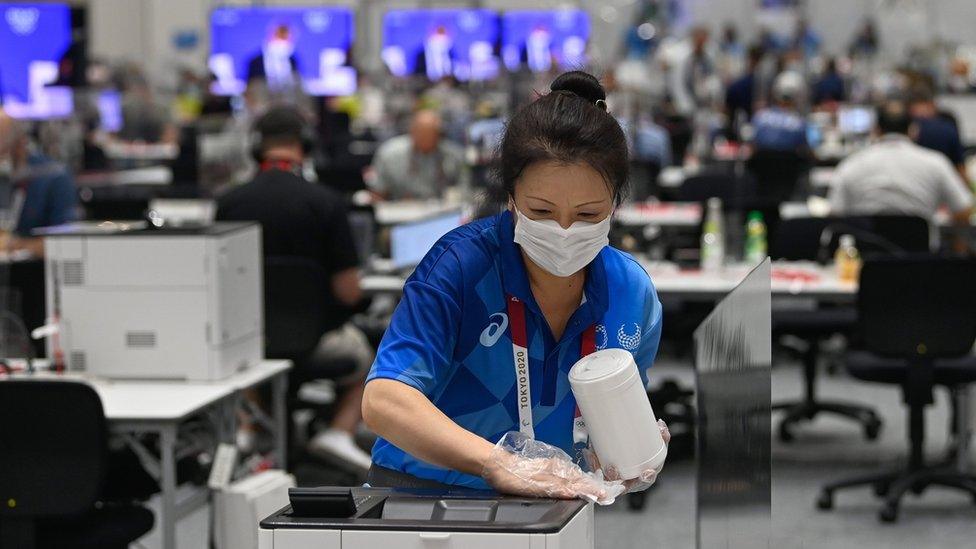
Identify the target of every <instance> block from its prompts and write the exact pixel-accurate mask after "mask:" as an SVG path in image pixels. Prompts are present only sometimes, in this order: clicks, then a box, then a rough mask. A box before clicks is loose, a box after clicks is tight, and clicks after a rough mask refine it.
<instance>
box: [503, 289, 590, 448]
mask: <svg viewBox="0 0 976 549" xmlns="http://www.w3.org/2000/svg"><path fill="white" fill-rule="evenodd" d="M507 303H508V319H509V329H510V330H511V336H512V360H513V363H514V364H515V382H516V383H517V384H518V393H516V399H517V400H516V402H517V404H518V415H519V431H521V432H522V434H523V435H525V436H527V437H529V438H532V439H534V438H535V429H534V428H533V426H532V391H531V388H530V387H529V351H528V344H529V342H528V337H527V336H526V334H525V303H523V302H522V300H520V299H519V298H517V297H515V296H512V295H510V296H508V299H507ZM594 351H596V325H591V326H590V327H588V328H587V329H586V330H584V331H583V334H582V336H581V338H580V358H582V357H584V356H586V355H588V354H590V353H593V352H594ZM586 438H587V437H586V425H585V424H584V423H583V418H582V416H581V415H580V410H579V406H577V407H576V411H575V412H574V413H573V441H574V442H577V443H578V442H585V441H586Z"/></svg>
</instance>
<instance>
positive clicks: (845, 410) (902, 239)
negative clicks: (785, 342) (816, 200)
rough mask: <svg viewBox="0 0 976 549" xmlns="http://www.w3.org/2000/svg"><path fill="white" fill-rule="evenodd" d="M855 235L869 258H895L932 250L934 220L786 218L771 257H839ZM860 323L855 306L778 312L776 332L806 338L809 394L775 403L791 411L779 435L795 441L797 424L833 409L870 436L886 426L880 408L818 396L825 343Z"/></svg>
mask: <svg viewBox="0 0 976 549" xmlns="http://www.w3.org/2000/svg"><path fill="white" fill-rule="evenodd" d="M844 234H852V235H854V237H855V239H856V241H857V245H858V248H859V249H860V250H861V252H862V254H863V256H865V257H874V256H878V255H881V256H890V255H892V254H903V253H908V252H926V251H928V241H929V228H928V223H927V222H926V221H925V220H924V219H921V218H917V217H906V216H866V217H848V218H844V217H827V218H815V217H809V218H797V219H787V220H784V221H783V222H782V223H781V224H780V227H779V230H778V231H777V234H776V236H775V239H774V241H773V245H772V246H771V256H772V257H773V258H774V259H789V260H794V261H796V260H807V261H814V260H817V261H822V262H826V261H827V259H828V258H831V257H833V253H834V251H836V249H837V246H838V241H839V239H840V236H841V235H844ZM856 326H857V311H856V310H855V308H854V307H845V306H835V307H820V308H818V309H815V310H796V311H794V310H788V311H782V310H780V311H773V333H774V334H775V335H777V336H780V335H792V336H795V337H799V338H801V339H803V340H805V341H806V343H807V349H806V350H805V351H804V353H803V357H802V362H803V380H804V397H803V400H801V401H799V402H784V403H778V404H776V405H774V409H776V410H785V411H786V415H785V416H784V417H783V419H782V420H781V421H780V424H779V430H778V432H779V438H780V440H782V441H784V442H790V441H792V440H793V432H792V429H791V428H792V426H794V425H796V424H797V423H800V422H804V421H808V420H812V419H813V418H815V417H816V416H817V415H819V414H821V413H830V414H835V415H839V416H841V417H846V418H850V419H852V420H854V421H856V422H858V423H859V424H860V425H861V427H862V429H863V430H864V436H865V438H867V439H868V440H874V439H876V438H877V437H878V434H879V432H880V430H881V427H882V422H881V419H880V418H879V417H878V415H877V413H875V411H874V410H873V409H872V408H870V407H868V406H863V405H859V404H852V403H844V402H837V401H826V400H821V399H818V398H817V393H816V383H817V362H818V359H819V357H820V344H821V343H822V342H823V341H824V340H825V339H827V338H830V337H831V336H833V335H835V334H845V335H852V334H853V332H854V331H855V328H856Z"/></svg>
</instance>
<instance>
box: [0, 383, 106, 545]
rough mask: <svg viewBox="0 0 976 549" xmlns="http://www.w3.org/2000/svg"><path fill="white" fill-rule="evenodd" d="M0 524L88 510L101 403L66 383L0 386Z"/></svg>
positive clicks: (102, 438) (102, 432)
mask: <svg viewBox="0 0 976 549" xmlns="http://www.w3.org/2000/svg"><path fill="white" fill-rule="evenodd" d="M0 418H3V421H0V503H2V505H0V530H3V529H4V527H3V523H4V522H5V521H7V520H10V521H23V520H25V519H26V520H30V519H33V518H37V517H52V516H66V515H79V514H81V513H84V512H87V511H91V509H92V506H93V505H94V504H95V501H96V500H97V498H98V497H99V496H100V494H101V490H102V484H103V481H104V478H105V474H106V470H107V467H108V431H107V428H106V424H105V413H104V411H103V409H102V401H101V399H100V398H99V397H98V393H96V392H95V390H94V389H92V388H91V386H89V385H87V384H85V383H79V382H74V381H52V380H48V381H42V380H31V379H26V380H8V381H0Z"/></svg>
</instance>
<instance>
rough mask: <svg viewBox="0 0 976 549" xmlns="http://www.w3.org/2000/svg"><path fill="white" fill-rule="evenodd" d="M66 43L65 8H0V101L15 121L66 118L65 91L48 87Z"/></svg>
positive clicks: (70, 105)
mask: <svg viewBox="0 0 976 549" xmlns="http://www.w3.org/2000/svg"><path fill="white" fill-rule="evenodd" d="M70 45H71V12H70V10H69V8H68V6H67V5H64V4H0V97H2V99H3V106H4V110H6V111H7V112H8V113H9V114H10V115H11V116H13V117H15V118H52V117H61V116H67V115H69V114H71V111H72V108H73V101H72V93H71V89H70V88H66V87H60V86H58V87H52V86H47V85H46V84H49V83H51V82H54V81H56V80H57V78H58V64H59V62H60V59H61V56H62V55H64V53H65V51H67V49H68V47H69V46H70Z"/></svg>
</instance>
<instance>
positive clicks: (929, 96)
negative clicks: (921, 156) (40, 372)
mask: <svg viewBox="0 0 976 549" xmlns="http://www.w3.org/2000/svg"><path fill="white" fill-rule="evenodd" d="M908 113H909V115H911V117H912V121H913V122H914V126H913V128H912V130H911V132H910V135H911V136H912V140H914V141H915V142H916V143H918V144H919V145H921V146H923V147H925V148H926V149H931V150H933V151H938V152H940V153H942V154H943V155H945V157H946V158H948V159H949V161H950V162H952V165H953V166H955V167H956V169H957V170H958V171H959V174H960V175H961V176H962V177H963V179H966V159H965V147H963V144H962V138H961V137H960V136H959V126H958V124H957V123H956V120H955V118H954V117H953V116H952V115H949V114H945V113H941V112H939V109H938V107H937V106H936V104H935V96H934V94H933V93H932V89H931V88H930V87H928V86H926V85H921V84H920V85H917V86H915V87H914V88H912V90H911V91H910V92H909V103H908Z"/></svg>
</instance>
